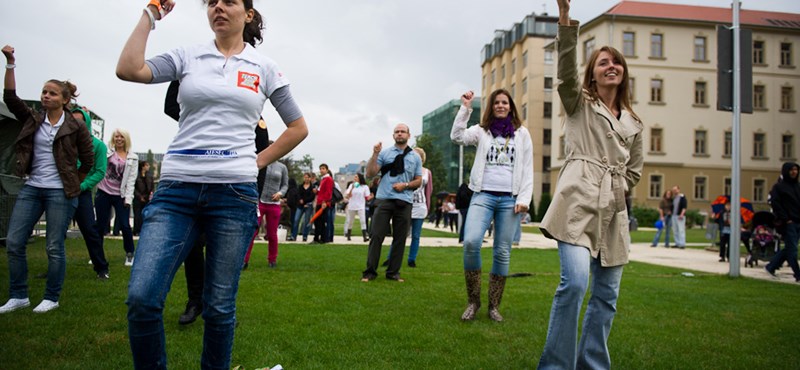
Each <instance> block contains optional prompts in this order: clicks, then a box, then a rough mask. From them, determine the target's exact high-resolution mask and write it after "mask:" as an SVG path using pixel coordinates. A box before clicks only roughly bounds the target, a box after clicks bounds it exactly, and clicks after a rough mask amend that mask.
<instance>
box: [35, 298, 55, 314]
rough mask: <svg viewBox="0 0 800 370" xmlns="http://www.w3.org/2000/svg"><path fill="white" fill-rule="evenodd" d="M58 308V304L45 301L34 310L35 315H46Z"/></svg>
mask: <svg viewBox="0 0 800 370" xmlns="http://www.w3.org/2000/svg"><path fill="white" fill-rule="evenodd" d="M56 308H58V302H53V301H51V300H49V299H45V300H43V301H42V303H39V305H38V306H36V308H34V309H33V313H45V312H47V311H52V310H55V309H56Z"/></svg>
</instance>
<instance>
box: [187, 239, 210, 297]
mask: <svg viewBox="0 0 800 370" xmlns="http://www.w3.org/2000/svg"><path fill="white" fill-rule="evenodd" d="M205 245H206V235H205V234H203V233H201V234H200V236H199V237H198V238H197V241H195V243H194V247H192V251H191V252H189V255H188V256H186V260H184V261H183V272H184V273H185V274H186V290H187V292H188V293H189V294H188V295H189V302H190V303H192V304H194V305H197V306H200V307H202V306H203V281H204V280H205V263H206V261H205V257H204V255H203V247H205Z"/></svg>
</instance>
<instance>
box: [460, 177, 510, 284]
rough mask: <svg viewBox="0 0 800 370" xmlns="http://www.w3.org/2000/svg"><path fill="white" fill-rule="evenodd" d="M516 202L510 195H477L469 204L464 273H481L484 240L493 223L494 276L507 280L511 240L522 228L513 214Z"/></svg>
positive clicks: (482, 193) (465, 222) (465, 235)
mask: <svg viewBox="0 0 800 370" xmlns="http://www.w3.org/2000/svg"><path fill="white" fill-rule="evenodd" d="M515 202H516V198H515V197H513V196H510V195H503V196H496V195H492V194H488V193H485V192H476V193H474V194H473V195H472V200H470V202H469V212H467V219H466V220H465V221H464V227H463V228H462V229H463V230H464V270H465V271H475V270H480V269H481V244H482V243H483V236H484V235H485V234H486V230H487V229H488V228H489V224H491V222H492V220H494V227H495V229H494V230H495V232H494V245H493V248H492V249H493V263H492V273H493V274H495V275H500V276H508V262H509V260H510V259H511V240H512V239H513V238H514V228H515V227H516V225H518V224H519V215H518V214H516V213H514V203H515Z"/></svg>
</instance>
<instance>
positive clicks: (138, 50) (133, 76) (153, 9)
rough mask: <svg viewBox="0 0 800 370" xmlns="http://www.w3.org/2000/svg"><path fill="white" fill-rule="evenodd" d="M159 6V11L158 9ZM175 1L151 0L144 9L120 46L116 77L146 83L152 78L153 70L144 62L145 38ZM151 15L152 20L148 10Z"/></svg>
mask: <svg viewBox="0 0 800 370" xmlns="http://www.w3.org/2000/svg"><path fill="white" fill-rule="evenodd" d="M159 6H160V7H161V11H159ZM174 6H175V2H174V1H172V0H163V1H161V2H159V1H158V0H152V1H150V3H149V4H148V5H147V7H146V10H144V11H143V12H142V16H141V17H139V23H137V24H136V27H134V29H133V32H132V33H131V36H130V37H129V38H128V41H127V42H126V43H125V47H123V48H122V53H121V54H120V56H119V61H118V62H117V77H119V79H121V80H125V81H131V82H141V83H148V82H150V81H151V80H153V72H152V71H151V70H150V67H148V66H147V64H145V62H144V51H145V49H146V48H147V38H148V37H149V36H150V31H151V30H152V29H155V23H154V22H155V21H156V20H160V19H161V18H163V17H164V16H166V15H167V14H168V13H169V12H170V11H172V9H173V7H174ZM148 9H149V11H150V13H151V14H152V15H153V18H154V19H153V20H151V19H150V15H148V11H147V10H148Z"/></svg>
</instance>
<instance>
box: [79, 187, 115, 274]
mask: <svg viewBox="0 0 800 370" xmlns="http://www.w3.org/2000/svg"><path fill="white" fill-rule="evenodd" d="M74 218H75V221H77V222H78V228H79V229H80V230H81V234H82V235H83V240H84V241H85V242H86V249H88V250H89V258H91V260H92V267H93V268H94V271H95V272H97V273H98V274H100V273H107V272H108V261H106V254H105V251H104V250H103V236H102V235H100V234H99V232H98V231H97V230H98V228H97V222H96V220H95V218H94V205H93V204H92V191H91V190H85V191H82V192H81V195H80V196H78V208H77V209H76V210H75V216H74Z"/></svg>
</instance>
